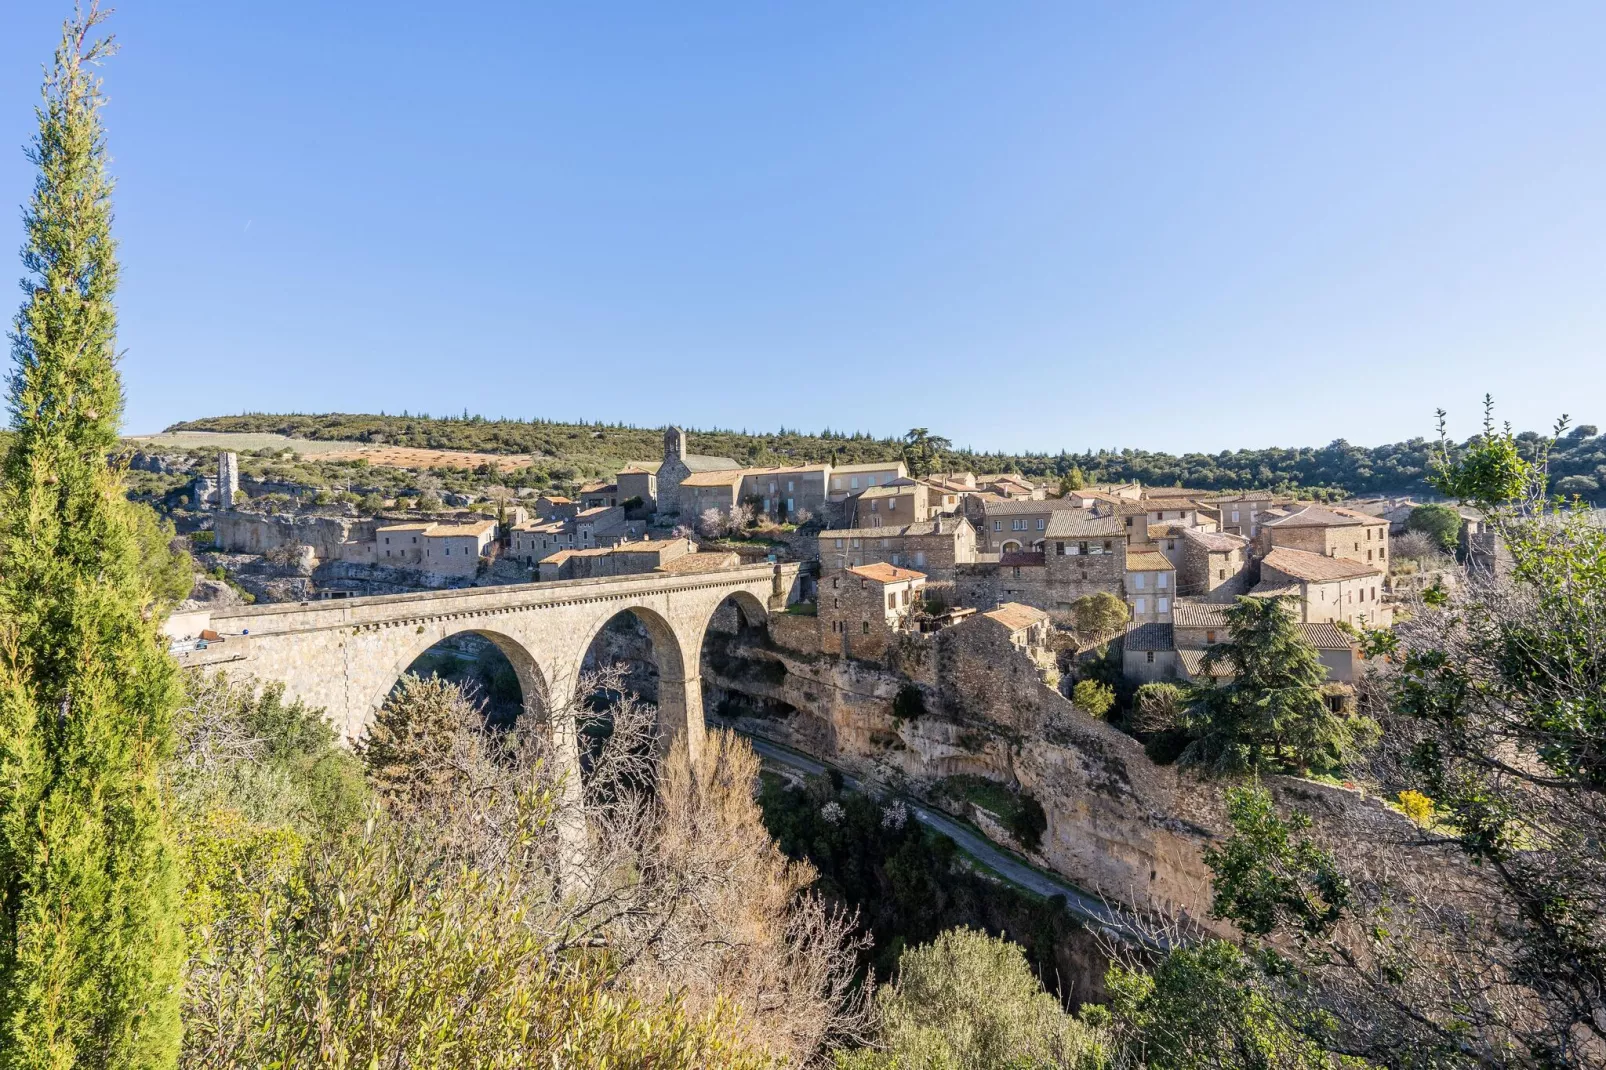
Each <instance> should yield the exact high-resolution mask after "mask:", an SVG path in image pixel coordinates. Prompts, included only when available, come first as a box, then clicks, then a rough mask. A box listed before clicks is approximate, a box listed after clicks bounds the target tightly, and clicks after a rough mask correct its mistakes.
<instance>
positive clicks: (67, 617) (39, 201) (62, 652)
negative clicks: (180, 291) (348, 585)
mask: <svg viewBox="0 0 1606 1070" xmlns="http://www.w3.org/2000/svg"><path fill="white" fill-rule="evenodd" d="M102 18H103V16H102V14H101V13H100V12H98V11H97V10H96V8H95V7H93V6H91V7H90V9H89V10H88V12H87V13H85V12H83V11H80V12H78V13H76V14H75V17H74V19H73V20H72V21H70V22H68V23H67V24H66V26H65V27H64V29H63V37H62V42H61V45H60V47H59V48H58V49H57V51H56V55H55V62H54V65H53V67H52V68H51V69H50V70H49V71H48V73H47V77H46V80H45V86H44V99H43V102H42V104H41V105H40V106H39V107H38V109H37V114H38V117H39V132H38V135H37V136H36V137H35V139H34V142H33V144H32V146H31V147H30V149H29V152H28V156H29V159H30V160H31V161H32V162H33V163H34V164H35V165H36V166H37V168H38V179H37V182H36V184H35V187H34V192H33V196H32V198H31V200H30V202H29V205H28V209H27V212H26V214H25V216H24V223H25V226H26V231H27V242H26V245H25V246H24V249H23V264H24V266H25V268H26V269H27V273H28V277H27V279H26V280H25V282H24V289H25V291H26V292H27V293H28V298H27V300H26V301H25V303H24V304H23V307H22V310H21V311H20V313H19V314H18V315H17V318H16V320H15V332H14V334H13V335H12V353H13V356H14V357H15V361H16V366H15V369H14V371H13V373H12V377H11V393H10V403H11V408H12V421H13V427H14V429H15V434H14V436H13V439H12V443H11V446H10V449H9V451H8V453H7V454H6V456H5V460H4V486H3V487H0V1068H6V1070H9V1068H21V1067H28V1068H30V1070H32V1068H40V1067H45V1068H67V1067H75V1068H87V1067H97V1068H98V1067H107V1068H110V1067H117V1068H119V1070H122V1068H136V1070H137V1068H146V1067H160V1066H171V1065H173V1063H174V1062H175V1060H176V1058H177V1049H178V1042H179V1018H178V1014H179V998H180V972H181V967H182V961H183V937H182V933H181V932H180V930H179V928H178V925H177V920H176V919H177V914H178V906H179V895H178V891H179V888H178V880H177V872H176V869H175V862H174V855H173V852H172V849H171V846H170V843H169V839H168V835H167V827H166V815H165V813H164V810H163V802H162V790H161V785H160V783H159V781H158V769H159V766H160V763H161V760H162V758H163V757H164V756H165V753H166V752H167V750H168V748H169V746H170V741H171V724H172V717H173V713H174V711H175V709H176V708H177V706H178V700H179V683H178V669H177V667H176V666H175V664H174V663H173V660H172V659H171V658H170V657H168V656H167V654H166V652H165V650H164V649H163V645H162V642H161V638H160V635H159V626H158V622H157V617H158V616H159V613H158V609H159V605H158V602H157V600H156V598H155V597H154V595H153V593H152V591H151V589H150V585H149V583H148V582H147V580H146V579H145V577H144V576H143V575H142V574H141V569H140V552H139V545H138V542H137V538H136V532H135V524H134V519H133V514H132V512H131V510H132V509H133V508H134V506H132V505H131V504H130V503H129V502H128V501H127V500H126V498H125V496H124V493H123V488H122V484H121V477H120V476H119V474H118V473H116V472H114V471H113V470H112V469H110V468H109V467H108V465H107V463H106V458H107V455H108V454H109V453H111V452H113V451H114V450H115V449H116V448H117V427H118V422H119V418H120V414H121V409H122V388H121V384H120V382H119V380H118V375H117V369H116V356H115V353H114V350H113V345H114V336H115V332H116V312H115V309H114V308H113V305H112V294H113V291H114V289H115V287H116V283H117V261H116V255H115V252H116V250H115V245H114V242H113V240H112V235H111V222H112V210H111V188H112V183H111V179H110V177H109V175H108V174H107V170H106V161H107V157H106V145H105V135H104V131H103V129H102V126H101V122H100V115H99V112H100V107H101V105H102V103H103V99H102V97H101V95H100V80H99V78H98V77H96V76H95V75H94V73H93V71H92V68H93V67H94V66H96V65H98V64H99V62H100V61H101V60H102V59H103V58H105V57H106V56H108V55H109V54H110V53H111V52H112V44H111V40H110V39H109V38H105V39H97V38H95V37H94V34H95V33H96V32H97V30H96V27H97V25H98V24H99V23H100V22H101V21H102Z"/></svg>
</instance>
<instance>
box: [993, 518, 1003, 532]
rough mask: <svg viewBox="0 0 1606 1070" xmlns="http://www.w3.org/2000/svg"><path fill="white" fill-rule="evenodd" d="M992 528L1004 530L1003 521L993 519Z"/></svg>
mask: <svg viewBox="0 0 1606 1070" xmlns="http://www.w3.org/2000/svg"><path fill="white" fill-rule="evenodd" d="M993 530H994V531H1003V530H1004V522H1003V521H1002V520H994V521H993Z"/></svg>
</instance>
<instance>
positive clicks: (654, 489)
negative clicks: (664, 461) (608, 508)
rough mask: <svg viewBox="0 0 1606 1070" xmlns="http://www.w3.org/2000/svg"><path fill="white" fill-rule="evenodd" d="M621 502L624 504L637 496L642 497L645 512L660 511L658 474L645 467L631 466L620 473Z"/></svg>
mask: <svg viewBox="0 0 1606 1070" xmlns="http://www.w3.org/2000/svg"><path fill="white" fill-rule="evenodd" d="M617 485H618V487H619V502H620V504H624V503H625V502H628V501H631V500H632V499H635V498H640V499H641V507H642V509H643V510H644V511H645V512H648V513H655V512H657V511H658V474H657V473H656V472H651V471H648V470H647V469H645V468H637V467H634V466H633V467H630V468H626V469H624V470H623V471H621V472H620V473H619V478H618V484H617Z"/></svg>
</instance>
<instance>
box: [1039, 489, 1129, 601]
mask: <svg viewBox="0 0 1606 1070" xmlns="http://www.w3.org/2000/svg"><path fill="white" fill-rule="evenodd" d="M1124 531H1125V528H1124V526H1123V525H1122V523H1121V520H1120V519H1119V518H1118V517H1116V516H1113V515H1105V514H1100V513H1098V512H1095V511H1094V510H1091V509H1085V510H1084V509H1077V510H1066V511H1063V512H1058V513H1055V514H1054V515H1053V517H1051V518H1050V520H1049V524H1048V529H1047V535H1048V538H1047V542H1046V549H1045V551H1044V558H1043V559H1044V562H1045V564H1046V566H1047V570H1048V585H1049V587H1050V589H1051V591H1052V603H1051V604H1050V605H1046V606H1042V607H1041V608H1043V609H1047V610H1050V611H1051V612H1053V613H1055V614H1056V615H1063V614H1067V613H1069V612H1070V610H1071V603H1073V602H1075V601H1076V600H1077V599H1078V598H1081V597H1083V596H1084V595H1090V594H1096V593H1097V592H1099V591H1106V592H1108V593H1110V594H1113V595H1115V596H1116V597H1118V598H1119V597H1122V596H1123V593H1124V590H1125V583H1124V581H1125V579H1126V539H1125V537H1124V534H1123V533H1124Z"/></svg>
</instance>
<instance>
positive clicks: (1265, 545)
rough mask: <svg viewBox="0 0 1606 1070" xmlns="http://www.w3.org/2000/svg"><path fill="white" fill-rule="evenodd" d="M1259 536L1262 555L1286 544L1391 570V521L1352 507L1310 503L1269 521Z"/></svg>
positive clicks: (1308, 551) (1313, 552) (1262, 527)
mask: <svg viewBox="0 0 1606 1070" xmlns="http://www.w3.org/2000/svg"><path fill="white" fill-rule="evenodd" d="M1258 539H1259V550H1260V553H1261V555H1262V556H1264V555H1266V554H1269V553H1271V551H1272V550H1274V549H1276V548H1277V547H1287V548H1288V549H1290V550H1303V551H1305V552H1306V553H1311V554H1318V555H1320V556H1322V557H1337V558H1343V559H1344V560H1347V561H1356V562H1360V563H1362V564H1365V565H1368V566H1370V567H1372V568H1374V569H1376V570H1378V571H1379V572H1387V571H1388V560H1389V524H1388V521H1387V520H1385V519H1383V518H1382V517H1376V516H1369V515H1367V514H1366V513H1360V512H1356V511H1354V510H1351V509H1339V508H1329V507H1327V506H1322V505H1309V506H1306V507H1305V508H1303V509H1299V510H1297V511H1294V512H1291V513H1289V514H1288V515H1287V516H1285V517H1278V518H1276V519H1272V520H1268V521H1266V522H1265V523H1264V524H1263V525H1261V528H1260V534H1259V536H1258Z"/></svg>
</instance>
